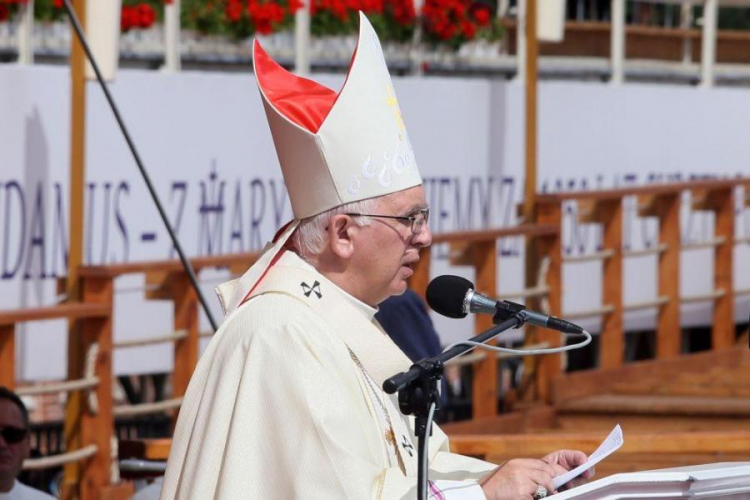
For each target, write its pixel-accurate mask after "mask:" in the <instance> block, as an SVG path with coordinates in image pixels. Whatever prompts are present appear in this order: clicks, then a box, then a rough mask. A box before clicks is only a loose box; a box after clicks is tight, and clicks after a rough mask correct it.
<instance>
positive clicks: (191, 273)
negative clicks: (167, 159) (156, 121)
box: [63, 0, 218, 331]
mask: <svg viewBox="0 0 750 500" xmlns="http://www.w3.org/2000/svg"><path fill="white" fill-rule="evenodd" d="M63 7H65V13H66V14H67V15H68V18H69V19H70V22H71V24H72V25H73V29H74V30H75V32H76V36H77V37H78V41H79V42H81V45H82V46H83V50H84V52H85V53H86V57H87V58H88V60H89V62H90V63H91V67H92V68H93V69H94V73H96V79H97V80H98V81H99V85H100V86H101V88H102V91H103V92H104V97H106V99H107V102H108V103H109V106H110V108H111V109H112V113H113V114H114V116H115V120H117V124H118V125H119V126H120V130H121V131H122V135H123V136H124V137H125V142H127V144H128V147H129V148H130V152H131V153H132V154H133V159H135V163H136V165H137V166H138V170H139V171H140V173H141V177H143V181H144V182H145V183H146V188H148V192H149V194H150V195H151V198H152V199H153V201H154V204H155V205H156V210H157V211H158V212H159V216H160V217H161V220H162V222H164V226H165V227H166V228H167V233H169V237H170V239H171V240H172V244H173V245H174V248H175V250H177V255H179V257H180V261H181V262H182V267H183V268H184V269H185V272H186V273H187V275H188V279H189V280H190V284H191V285H192V286H193V289H195V293H196V295H197V296H198V301H199V302H200V303H201V307H202V308H203V312H204V313H205V314H206V317H207V318H208V322H209V323H210V324H211V328H212V329H213V331H216V330H217V329H218V323H217V322H216V319H214V316H213V314H212V313H211V309H209V307H208V301H207V300H206V297H205V296H204V295H203V292H202V291H201V289H200V286H199V285H198V278H197V277H196V275H195V270H194V269H193V266H192V265H191V264H190V261H189V260H188V259H187V256H186V255H185V252H184V251H183V249H182V245H180V241H179V240H178V239H177V234H176V233H175V232H174V229H172V224H170V222H169V219H168V218H167V212H166V211H165V210H164V207H163V206H162V204H161V200H160V199H159V195H158V193H157V192H156V188H154V185H153V183H152V182H151V177H150V176H149V175H148V172H147V171H146V167H144V166H143V162H142V161H141V156H140V155H139V154H138V150H137V149H136V148H135V143H134V142H133V140H132V139H131V137H130V133H129V132H128V129H127V127H126V126H125V122H124V121H123V119H122V117H121V116H120V110H119V109H118V108H117V105H116V104H115V100H114V99H113V98H112V94H110V92H109V87H108V86H107V83H106V82H105V81H104V78H103V77H102V73H101V71H100V70H99V65H98V64H97V63H96V60H95V59H94V54H93V53H92V52H91V47H89V43H88V40H87V39H86V35H85V34H84V33H83V28H82V27H81V23H80V22H79V20H78V16H77V15H76V13H75V10H74V9H73V6H72V5H71V4H70V0H64V1H63Z"/></svg>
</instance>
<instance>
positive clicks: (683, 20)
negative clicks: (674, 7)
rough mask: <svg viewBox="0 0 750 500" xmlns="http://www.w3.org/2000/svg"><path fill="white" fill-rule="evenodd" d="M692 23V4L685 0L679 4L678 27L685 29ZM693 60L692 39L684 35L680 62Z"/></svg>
mask: <svg viewBox="0 0 750 500" xmlns="http://www.w3.org/2000/svg"><path fill="white" fill-rule="evenodd" d="M692 25H693V4H692V2H689V1H686V2H683V3H682V4H681V5H680V28H681V29H683V30H685V31H687V30H689V29H690V27H691V26H692ZM692 62H693V40H692V39H691V38H690V37H689V36H685V38H684V39H683V40H682V64H684V65H689V64H690V63H692Z"/></svg>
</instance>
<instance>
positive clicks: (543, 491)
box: [534, 484, 549, 500]
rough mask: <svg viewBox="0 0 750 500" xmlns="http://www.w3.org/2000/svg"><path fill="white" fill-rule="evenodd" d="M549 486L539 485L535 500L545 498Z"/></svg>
mask: <svg viewBox="0 0 750 500" xmlns="http://www.w3.org/2000/svg"><path fill="white" fill-rule="evenodd" d="M547 493H549V492H548V491H547V488H545V487H544V486H542V485H541V484H540V485H539V486H537V488H536V493H534V500H539V499H540V498H545V497H546V496H547Z"/></svg>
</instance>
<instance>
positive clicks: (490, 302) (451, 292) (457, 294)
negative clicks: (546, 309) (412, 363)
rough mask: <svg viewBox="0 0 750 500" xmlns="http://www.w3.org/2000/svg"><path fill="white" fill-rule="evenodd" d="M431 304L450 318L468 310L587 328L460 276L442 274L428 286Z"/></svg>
mask: <svg viewBox="0 0 750 500" xmlns="http://www.w3.org/2000/svg"><path fill="white" fill-rule="evenodd" d="M427 304H429V306H430V307H431V308H432V309H433V310H434V311H435V312H437V313H438V314H442V315H443V316H448V317H449V318H464V317H466V315H467V314H468V313H481V314H492V315H495V314H497V313H498V312H502V311H505V312H506V313H507V314H521V315H522V316H523V317H524V319H525V320H526V321H527V322H528V323H531V324H532V325H535V326H541V327H542V328H549V329H551V330H557V331H560V332H563V333H574V334H575V333H583V328H581V327H580V326H578V325H576V324H573V323H571V322H569V321H565V320H562V319H559V318H555V317H554V316H548V315H546V314H543V313H540V312H536V311H529V310H528V309H526V308H525V307H524V306H522V305H521V304H516V303H515V302H510V301H508V300H495V299H491V298H489V297H487V296H485V295H482V294H481V293H478V292H477V291H475V290H474V283H472V282H471V281H469V280H467V279H465V278H462V277H460V276H451V275H445V276H438V277H437V278H435V279H434V280H432V281H431V282H430V284H429V285H428V286H427Z"/></svg>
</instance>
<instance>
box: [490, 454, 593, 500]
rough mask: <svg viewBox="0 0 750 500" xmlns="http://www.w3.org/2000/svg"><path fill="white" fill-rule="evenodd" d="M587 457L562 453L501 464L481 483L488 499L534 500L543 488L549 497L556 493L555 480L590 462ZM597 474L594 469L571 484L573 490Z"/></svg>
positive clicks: (569, 486)
mask: <svg viewBox="0 0 750 500" xmlns="http://www.w3.org/2000/svg"><path fill="white" fill-rule="evenodd" d="M586 459H587V457H586V454H585V453H583V452H582V451H576V450H559V451H556V452H554V453H550V454H549V455H547V456H545V457H544V458H542V459H541V460H534V459H530V458H529V459H525V458H521V459H515V460H510V461H508V462H506V463H505V464H503V465H501V466H500V467H498V468H497V469H495V471H494V472H493V473H492V474H490V475H489V476H486V477H485V478H484V479H483V480H482V481H481V482H480V483H479V484H480V485H481V486H482V490H484V494H485V496H486V497H487V499H488V500H531V499H533V498H534V494H535V493H536V492H537V490H538V489H539V486H543V487H544V488H545V489H546V490H547V495H552V494H553V493H555V490H554V488H553V487H552V479H554V478H555V477H557V476H559V475H560V474H564V473H565V472H567V471H569V470H571V469H574V468H575V467H577V466H579V465H581V464H583V463H586ZM593 475H594V471H593V469H591V470H587V471H586V472H584V473H583V474H582V475H581V476H580V477H578V478H576V479H574V480H572V481H571V482H569V483H568V484H567V485H566V487H568V488H572V487H575V486H578V485H580V484H583V483H585V482H586V481H587V480H588V479H589V478H590V477H591V476H593Z"/></svg>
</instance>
